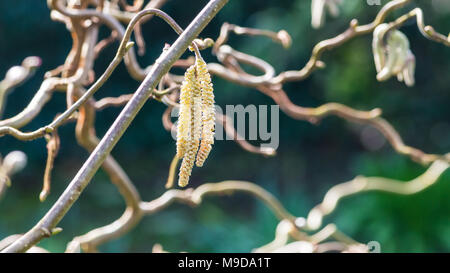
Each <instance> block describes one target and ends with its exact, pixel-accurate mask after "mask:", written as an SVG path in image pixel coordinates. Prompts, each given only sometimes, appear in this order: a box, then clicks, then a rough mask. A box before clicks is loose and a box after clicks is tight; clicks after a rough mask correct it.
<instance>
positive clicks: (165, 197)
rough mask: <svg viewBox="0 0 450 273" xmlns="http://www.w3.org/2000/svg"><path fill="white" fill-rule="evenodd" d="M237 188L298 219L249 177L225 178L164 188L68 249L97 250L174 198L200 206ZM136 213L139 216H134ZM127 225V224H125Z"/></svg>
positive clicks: (298, 235)
mask: <svg viewBox="0 0 450 273" xmlns="http://www.w3.org/2000/svg"><path fill="white" fill-rule="evenodd" d="M234 192H243V193H246V194H249V195H251V196H254V197H256V198H257V199H259V200H261V201H262V202H263V203H264V204H265V205H266V206H267V207H268V208H269V209H271V211H272V212H273V213H274V214H275V216H276V217H277V218H278V219H280V220H284V221H285V222H289V223H294V224H293V225H294V227H296V225H295V221H296V219H297V218H296V217H295V216H293V215H292V214H290V213H289V212H288V211H287V210H286V209H285V208H284V207H283V206H282V205H281V203H280V202H279V201H278V200H277V199H276V198H275V197H274V196H273V195H272V194H271V193H270V192H268V191H266V190H264V189H263V188H261V187H259V186H258V185H256V184H253V183H250V182H246V181H223V182H217V183H205V184H202V185H201V186H199V187H198V188H196V189H192V188H188V189H185V190H177V189H171V190H168V191H166V192H164V193H163V194H162V195H161V196H160V197H158V198H156V199H154V200H152V201H149V202H144V201H140V202H139V208H135V209H134V211H135V212H134V214H131V213H132V211H131V210H130V209H127V211H126V212H125V213H124V214H123V215H122V217H120V218H119V219H118V220H116V221H115V222H114V223H112V224H110V225H107V226H104V227H100V228H97V229H94V230H91V231H90V232H88V233H86V234H84V235H81V236H78V237H75V238H74V239H73V240H72V241H71V242H70V243H69V244H68V246H67V249H66V252H77V251H79V250H84V251H86V252H89V251H95V250H96V249H97V248H98V246H100V245H101V244H103V243H106V242H107V241H109V240H112V239H114V238H117V237H119V236H120V235H123V234H124V232H127V231H129V229H128V227H130V222H131V221H132V222H133V226H134V224H136V223H137V222H139V221H140V219H141V217H142V216H144V215H152V214H154V213H156V212H158V211H160V210H162V209H164V208H166V207H168V206H169V205H170V204H172V203H174V202H181V203H186V204H189V205H192V206H199V205H200V204H201V203H202V201H203V199H204V198H205V197H206V196H210V195H224V194H229V193H234ZM132 215H135V216H132ZM124 226H125V227H126V228H124ZM292 234H295V236H296V238H305V237H306V235H305V234H304V233H302V232H301V231H298V230H297V231H295V232H294V231H293V233H292Z"/></svg>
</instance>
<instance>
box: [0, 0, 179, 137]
mask: <svg viewBox="0 0 450 273" xmlns="http://www.w3.org/2000/svg"><path fill="white" fill-rule="evenodd" d="M56 1H57V0H56ZM148 14H154V15H157V16H159V17H161V18H163V19H164V20H165V21H166V22H167V23H169V25H170V26H172V27H173V28H174V29H175V30H176V31H177V32H179V31H180V30H182V29H181V27H179V26H178V24H176V22H175V21H174V20H173V19H172V18H171V17H170V16H169V15H167V14H166V13H164V12H162V11H160V10H156V9H150V10H144V11H141V12H139V13H138V14H137V15H136V16H135V17H134V19H133V20H132V21H131V22H130V24H129V25H128V27H127V29H126V31H125V34H124V36H123V39H122V41H121V43H120V46H119V48H118V50H117V53H116V55H115V57H114V59H113V60H112V62H111V63H110V64H109V65H108V67H107V69H106V70H105V72H104V73H103V74H102V75H101V76H100V77H99V78H98V79H97V81H96V82H95V83H94V84H93V85H92V86H91V87H90V88H89V89H88V91H87V92H86V93H85V94H84V95H83V96H82V97H81V98H80V99H79V100H77V101H76V102H75V103H74V104H73V105H72V106H71V107H69V108H68V109H67V110H66V111H64V113H62V114H61V115H60V116H58V118H56V119H55V120H54V121H53V122H52V123H50V124H49V125H47V126H45V127H41V128H39V129H37V130H35V131H33V132H27V133H23V132H21V131H19V130H17V129H15V128H13V127H10V126H3V127H0V136H2V135H5V134H10V135H12V136H14V137H16V138H18V139H20V140H32V139H36V138H39V137H42V136H43V135H45V134H46V133H51V132H52V131H53V130H54V129H56V128H58V127H59V126H60V125H61V124H62V123H63V122H64V121H65V120H66V119H67V118H69V117H70V116H71V115H72V114H73V113H74V112H75V111H76V110H77V109H78V108H79V107H80V106H81V105H82V104H83V103H85V102H86V101H87V100H88V99H89V98H91V97H92V95H93V94H94V93H95V92H96V91H97V90H98V89H99V88H100V87H101V86H102V85H103V84H104V83H105V82H106V81H107V80H108V78H109V77H110V76H111V74H112V72H113V71H114V70H115V68H116V67H117V65H118V64H119V63H120V62H121V61H122V59H123V57H124V56H125V54H126V53H127V52H128V51H129V50H130V48H131V47H132V46H133V43H132V42H130V43H129V42H128V41H129V39H130V37H131V33H132V32H133V28H134V26H135V24H136V23H137V22H138V21H139V20H140V18H142V17H144V16H146V15H148ZM86 16H92V15H91V14H89V13H87V15H86Z"/></svg>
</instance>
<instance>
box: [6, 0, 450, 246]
mask: <svg viewBox="0 0 450 273" xmlns="http://www.w3.org/2000/svg"><path fill="white" fill-rule="evenodd" d="M206 2H207V1H204V0H202V1H189V5H186V3H185V2H184V1H180V0H178V1H177V0H170V1H168V3H167V4H166V5H165V6H164V7H163V10H164V11H166V12H167V13H169V14H170V15H171V16H173V18H175V19H176V20H177V21H178V23H179V24H180V25H181V26H183V27H185V26H187V24H188V23H189V22H190V20H192V18H194V16H195V15H196V13H197V12H198V11H199V10H200V9H201V7H202V6H203V5H204V4H205V3H206ZM343 2H344V3H343V5H342V7H341V15H340V16H339V17H338V18H337V19H332V18H330V17H328V18H327V23H326V25H325V27H323V28H322V29H320V30H313V29H312V28H311V26H310V20H311V17H310V16H311V15H310V4H311V3H310V1H307V0H296V1H294V0H291V1H288V0H284V1H275V0H271V1H263V0H247V1H238V0H231V1H230V2H229V3H228V4H227V5H226V6H225V8H224V9H223V10H222V11H221V12H220V13H219V15H218V16H217V17H216V18H215V19H214V20H213V21H212V23H211V24H210V25H209V26H208V27H207V28H206V29H205V31H204V32H203V33H202V36H203V37H212V38H214V39H215V38H216V37H217V36H218V33H219V29H220V26H221V24H222V23H223V22H229V23H233V24H237V25H241V26H248V27H256V28H265V29H270V30H274V31H278V30H280V29H285V30H287V31H288V32H289V33H290V34H291V36H292V39H293V43H292V47H291V48H290V49H288V50H284V49H283V48H282V47H281V46H280V45H278V44H274V43H272V42H271V41H270V40H269V39H265V38H251V37H237V36H236V35H232V37H231V39H230V41H229V44H230V45H231V46H233V47H235V48H236V49H238V50H241V51H243V52H247V53H250V54H253V55H256V56H258V57H262V58H264V59H265V60H267V61H268V62H270V63H271V64H273V65H274V67H275V68H276V70H277V72H280V71H283V70H287V69H299V68H301V67H303V65H304V64H305V63H306V62H307V60H308V59H309V56H310V54H311V50H312V47H313V46H314V45H315V44H316V43H317V42H319V41H321V40H323V39H326V38H329V37H333V36H335V35H337V34H338V33H340V32H342V31H343V30H344V29H346V27H347V26H348V22H349V21H350V20H351V19H352V18H358V19H359V21H360V23H361V24H363V23H368V22H370V21H371V20H373V18H374V17H375V15H376V14H377V12H378V10H379V9H380V7H379V6H369V5H367V4H366V1H349V0H344V1H343ZM386 2H387V1H382V3H383V4H384V3H386ZM413 2H414V3H413V4H410V5H408V6H407V8H404V9H401V10H400V11H398V12H394V14H392V15H391V16H390V17H389V19H393V18H395V17H394V16H399V15H401V14H403V13H405V12H407V11H408V10H410V9H411V8H413V7H415V6H419V7H422V8H423V9H424V12H425V19H426V23H427V24H431V25H433V26H434V27H435V28H436V29H437V30H438V31H440V32H442V33H447V32H448V31H449V30H450V9H449V7H448V4H447V3H446V0H433V1H428V0H427V1H425V0H423V1H413ZM0 11H1V15H2V16H0V75H1V77H3V75H4V74H5V73H6V71H7V69H8V68H9V67H11V66H13V65H17V64H20V62H21V61H22V60H23V59H24V58H25V57H26V56H30V55H36V56H40V57H41V58H42V59H43V65H42V67H41V68H40V69H39V70H38V71H37V73H36V74H35V76H34V77H33V78H32V79H30V80H29V81H28V82H27V83H26V84H24V85H23V86H21V87H20V88H18V89H17V90H16V91H15V92H14V93H13V94H12V95H11V96H10V97H9V100H8V105H7V108H6V113H5V115H4V117H9V116H12V115H14V114H15V113H17V112H19V111H20V110H21V109H23V107H25V106H26V105H27V104H28V102H29V101H30V99H31V98H32V96H33V94H34V93H35V92H36V90H37V89H38V87H39V85H40V82H41V81H42V79H43V75H44V73H45V71H48V70H50V69H53V68H55V67H57V66H59V65H61V64H63V62H64V60H65V58H66V55H67V53H68V52H69V50H70V47H71V38H70V35H69V33H68V32H67V31H66V29H65V26H64V25H63V24H61V23H58V22H53V21H51V20H50V18H49V10H48V8H47V6H46V1H27V0H16V1H0ZM401 30H402V31H403V32H404V33H405V34H406V35H407V36H408V37H409V39H410V42H411V49H412V51H413V53H414V54H415V56H416V59H417V70H416V86H415V87H414V88H407V87H406V86H405V85H404V84H403V83H400V82H398V81H397V80H395V79H392V80H389V81H387V82H384V83H379V82H377V81H376V79H375V75H376V71H375V67H374V63H373V58H372V54H371V38H372V37H371V35H367V36H363V37H358V38H356V39H353V40H352V41H351V42H349V43H347V44H345V45H344V46H341V47H339V48H336V49H334V50H333V51H331V52H328V53H326V54H325V55H324V58H323V60H324V61H325V62H326V64H327V67H326V69H324V70H320V71H316V72H314V73H313V75H312V76H311V77H310V78H308V79H307V80H305V81H302V82H294V83H289V84H286V85H285V89H286V91H287V92H288V94H289V96H290V98H291V99H292V101H293V102H295V103H296V104H299V105H302V106H311V107H313V106H319V105H321V104H323V103H326V102H332V101H334V102H340V103H344V104H346V105H349V106H352V107H354V108H357V109H362V110H367V109H372V108H375V107H380V108H382V109H383V111H384V117H385V118H386V119H387V120H388V121H390V122H391V123H392V124H393V125H394V126H395V128H396V129H397V130H398V131H399V133H400V134H401V135H402V137H403V139H404V141H405V143H407V144H409V145H412V146H414V147H418V148H420V149H422V150H424V151H426V152H429V153H441V154H443V153H446V152H448V151H449V148H450V118H449V117H450V107H449V103H450V92H449V91H450V90H449V88H450V78H449V73H450V62H449V60H450V49H449V48H446V47H445V46H443V45H441V44H437V43H434V42H431V41H429V40H427V39H425V38H424V37H423V36H421V35H420V33H419V32H418V30H417V27H416V25H415V22H414V21H411V22H409V23H408V24H407V25H405V26H404V27H402V29H401ZM143 32H144V37H145V39H146V42H147V46H148V47H147V54H146V55H145V56H143V57H141V58H139V62H140V63H141V64H142V65H144V64H145V65H148V64H151V63H152V62H153V61H154V59H155V58H156V57H157V56H158V55H159V53H160V52H161V49H162V48H163V46H164V43H165V42H169V43H171V42H173V41H174V39H175V38H176V36H175V34H173V33H172V31H171V30H170V29H169V27H168V26H166V25H165V24H164V23H162V21H161V20H159V19H157V18H155V19H152V20H151V21H149V22H148V23H146V24H145V25H144V27H143ZM101 33H102V37H106V36H107V35H109V33H108V30H107V29H106V28H105V27H103V28H102V32H101ZM117 46H118V43H117V42H116V43H115V44H114V45H113V46H110V47H108V48H107V50H105V51H104V52H103V53H102V54H101V56H100V57H99V59H98V60H97V62H96V64H95V71H96V74H97V75H100V74H101V73H102V71H104V69H105V68H106V66H107V64H108V63H109V62H110V60H111V59H112V57H113V56H114V54H115V50H116V48H117ZM203 55H204V57H205V58H206V59H207V60H209V61H213V60H214V59H215V57H214V56H212V55H211V54H210V52H209V51H205V52H204V53H203ZM213 81H214V85H215V94H216V101H217V103H218V104H219V105H221V106H224V105H227V104H232V105H236V104H243V105H247V104H255V105H261V104H266V105H267V104H272V103H273V102H272V101H271V100H270V99H269V98H267V97H265V96H264V95H262V94H261V93H259V92H256V91H255V90H251V89H249V88H244V87H241V86H236V85H234V84H231V83H228V82H225V81H224V80H222V79H219V78H214V79H213ZM138 85H139V83H138V82H136V81H134V80H132V79H131V78H130V77H129V76H128V75H127V73H126V71H125V68H124V66H123V65H121V66H120V67H119V68H118V69H117V70H116V71H115V72H114V74H113V76H112V77H111V79H110V80H109V81H108V82H107V84H105V85H104V86H103V87H102V88H101V89H100V91H99V92H98V93H97V94H96V96H95V97H96V98H101V97H104V96H115V95H119V94H124V93H130V92H133V91H134V90H135V89H136V88H137V86H138ZM64 107H65V96H64V94H62V93H55V94H54V96H53V98H52V100H51V101H50V102H49V103H48V104H47V106H46V107H45V110H44V111H42V112H41V113H40V115H39V116H38V117H37V118H36V119H35V120H34V121H33V122H31V123H30V124H29V125H28V126H27V127H25V128H24V129H29V130H31V129H34V128H38V127H40V126H42V125H43V124H46V123H48V122H49V121H51V120H52V119H53V117H54V116H55V114H56V113H57V112H61V111H63V110H64ZM164 109H165V107H164V105H162V104H160V103H157V102H154V101H151V102H148V103H147V104H146V105H145V107H144V108H143V110H142V111H141V112H140V114H139V115H138V116H137V118H136V120H135V121H134V122H133V124H132V125H131V127H130V128H129V130H128V131H127V132H126V134H125V135H124V137H123V138H122V139H121V140H120V142H119V143H118V145H117V146H116V148H115V149H114V151H113V155H114V156H115V157H116V159H117V160H118V161H119V163H120V164H122V167H123V168H124V169H125V170H126V172H127V173H128V175H129V176H130V178H131V179H132V180H133V182H134V183H135V184H136V187H137V188H138V189H139V191H140V193H141V196H142V198H143V199H144V200H152V199H154V198H156V197H158V196H160V195H161V194H162V193H163V192H164V184H165V181H166V178H167V172H168V167H169V164H170V161H171V159H172V157H173V155H174V153H175V143H174V141H173V140H172V138H171V136H170V134H169V133H168V132H166V131H165V130H164V128H163V127H162V123H161V115H162V113H163V111H164ZM119 111H120V109H119V108H111V109H107V110H103V111H101V112H99V114H98V115H97V121H96V126H97V132H98V135H99V136H102V135H103V134H104V133H105V132H106V130H107V129H108V127H109V126H110V125H111V123H112V122H113V121H114V119H115V117H116V116H117V114H118V113H119ZM363 132H364V133H363ZM59 133H60V136H61V150H60V153H59V155H58V157H57V159H56V162H55V168H54V171H53V185H52V193H51V195H50V196H49V197H48V199H47V201H46V202H44V203H40V202H39V199H38V195H39V192H40V189H41V184H42V177H43V172H44V166H45V160H46V148H45V145H46V143H45V140H43V139H39V140H35V141H32V142H19V141H17V140H15V139H14V138H12V137H9V136H5V137H2V138H0V153H1V154H3V155H6V154H7V153H8V152H10V151H12V150H22V151H24V152H25V153H26V154H27V155H28V157H29V163H28V165H27V167H26V168H25V169H24V171H22V172H21V173H19V174H17V175H15V176H14V177H13V185H12V187H11V188H9V189H8V190H7V192H6V195H5V196H4V197H3V199H2V200H0V238H3V237H5V236H7V235H10V234H16V233H22V232H25V231H27V230H28V229H29V228H31V227H32V226H33V225H34V224H35V223H36V222H37V221H38V220H39V219H40V218H41V217H42V216H43V215H44V213H45V212H46V211H47V210H48V209H49V208H50V207H51V205H52V204H53V203H54V202H55V200H56V199H57V197H58V196H59V195H60V194H61V193H62V191H63V190H64V188H65V187H66V186H67V184H68V183H69V182H70V180H71V179H72V178H73V176H74V175H75V174H76V172H77V171H78V169H79V168H80V167H81V165H82V164H83V162H84V160H85V159H86V158H87V157H88V153H87V152H86V151H84V150H83V149H82V148H81V147H79V146H78V145H77V144H76V141H75V138H74V124H68V125H66V126H64V127H62V128H61V129H60V130H59ZM364 136H370V137H369V140H367V139H368V138H367V137H364ZM382 139H383V138H382V137H380V136H379V134H377V133H376V132H375V133H374V132H373V130H370V129H369V128H367V127H366V126H361V125H358V124H352V123H349V122H347V121H345V120H342V119H339V118H336V117H329V118H326V119H324V120H323V121H322V122H321V123H320V124H318V125H312V124H309V123H307V122H303V121H296V120H292V119H290V118H289V117H287V116H286V115H285V114H283V113H280V146H279V149H278V155H277V156H276V157H274V158H264V157H262V156H258V155H254V154H250V153H247V152H245V151H243V150H242V149H241V148H240V147H239V146H238V145H237V144H236V143H234V142H232V141H218V142H217V143H216V144H215V145H214V149H213V152H212V154H211V155H210V158H209V159H208V160H207V163H206V164H205V166H204V167H203V168H195V169H194V171H193V175H192V178H191V185H192V186H197V185H199V184H202V183H204V182H219V181H223V180H228V179H240V180H248V181H253V182H256V183H257V184H258V185H261V186H262V187H264V188H265V189H267V190H269V191H270V192H272V193H273V194H274V195H275V196H277V197H278V198H279V199H280V200H281V202H282V203H283V204H284V205H285V206H286V207H287V208H288V210H290V211H291V212H292V213H293V214H295V215H297V216H306V214H307V212H308V211H309V210H310V209H311V208H312V207H313V206H315V205H316V204H317V203H319V202H320V201H321V200H322V198H323V196H324V194H325V193H326V191H327V190H328V189H329V188H330V187H331V186H333V185H335V184H337V183H341V182H344V181H347V180H350V179H352V178H353V177H355V176H356V175H366V176H383V177H389V178H395V179H400V180H409V179H412V178H414V177H416V176H417V175H419V174H421V173H422V172H423V171H424V170H425V168H424V167H422V166H420V165H419V164H416V163H414V162H412V161H411V160H410V159H409V158H407V157H405V156H401V155H398V154H397V153H395V152H394V151H393V149H392V148H391V146H390V145H389V144H388V143H384V142H383V140H382ZM370 143H377V144H376V145H371V144H370ZM383 143H384V144H383ZM449 193H450V172H448V171H447V173H445V174H444V175H443V176H442V177H441V178H440V179H439V181H438V183H437V184H436V185H434V186H432V187H431V188H429V189H427V190H425V191H424V192H421V193H419V194H417V195H414V196H396V195H391V194H385V193H365V194H361V195H358V196H354V197H350V198H348V199H345V200H344V201H343V202H342V203H340V205H339V207H338V209H337V210H336V211H335V212H334V213H333V214H332V215H330V216H329V217H327V218H326V219H325V223H329V222H335V223H336V224H337V225H338V227H339V228H341V230H342V231H343V232H345V233H346V234H348V235H350V236H351V237H353V238H355V239H356V240H358V241H360V242H363V243H367V242H368V241H372V240H375V241H379V242H380V243H381V250H382V251H383V252H449V251H450V217H449V215H450V198H449V197H448V196H449ZM123 209H124V203H123V200H122V198H121V196H120V195H119V194H118V192H117V190H116V189H115V187H114V186H112V185H111V183H110V182H109V180H108V178H107V176H106V175H105V173H104V172H103V171H99V172H98V174H97V175H96V176H95V178H94V179H93V181H92V182H91V183H90V185H89V186H88V187H87V188H86V190H85V191H84V192H83V194H82V195H81V197H80V199H79V200H78V202H76V204H75V205H74V206H73V207H72V209H71V210H70V211H69V212H68V214H67V215H66V216H65V217H64V219H63V220H62V221H61V223H60V224H59V225H58V226H60V227H62V228H63V229H64V231H63V232H62V233H60V234H58V235H56V236H54V237H52V238H51V239H46V240H44V241H42V243H41V244H40V245H41V246H43V247H45V248H47V249H48V250H50V251H63V250H64V249H65V246H66V244H67V242H69V241H70V239H71V238H72V237H74V236H77V235H81V234H83V233H85V232H87V231H89V230H91V229H93V228H96V227H99V226H102V225H105V224H108V223H110V222H112V221H113V220H115V219H116V218H118V217H119V216H120V215H121V214H122V212H123ZM276 225H277V220H276V218H275V217H274V216H273V214H272V213H271V212H270V211H269V210H268V209H267V208H266V207H264V206H263V205H262V204H261V203H260V202H259V201H257V200H255V199H253V198H252V197H249V196H246V195H244V194H236V195H233V196H225V197H209V198H206V199H205V200H204V202H203V203H202V205H201V206H199V207H198V208H191V207H189V206H185V205H182V204H174V205H171V206H170V207H168V208H167V209H165V210H163V211H161V212H159V213H156V214H154V215H152V216H148V217H145V218H144V219H143V221H142V222H141V223H140V224H139V225H138V226H137V227H136V228H135V229H133V230H132V231H131V232H130V233H128V234H126V235H125V236H123V237H121V238H120V239H117V240H114V241H111V242H109V243H107V244H105V245H103V246H102V247H101V248H100V250H101V251H105V252H131V251H135V252H148V251H151V249H152V246H153V244H155V243H160V244H162V245H163V247H164V249H166V250H168V251H175V252H176V251H187V252H210V251H213V252H248V251H250V250H251V249H253V248H255V247H258V246H260V245H263V244H266V243H268V242H269V241H271V240H272V239H273V236H274V231H275V227H276Z"/></svg>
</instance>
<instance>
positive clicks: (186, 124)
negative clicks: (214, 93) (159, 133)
mask: <svg viewBox="0 0 450 273" xmlns="http://www.w3.org/2000/svg"><path fill="white" fill-rule="evenodd" d="M195 81H196V78H195V67H194V66H191V67H189V68H188V70H187V71H186V73H185V74H184V81H183V84H182V86H181V91H180V111H179V115H178V125H177V157H178V158H182V157H183V156H184V154H185V153H186V149H187V145H188V141H189V139H190V134H191V116H192V115H191V111H192V109H191V108H192V104H193V97H192V94H193V90H194V88H195Z"/></svg>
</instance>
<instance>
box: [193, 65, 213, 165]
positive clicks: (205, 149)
mask: <svg viewBox="0 0 450 273" xmlns="http://www.w3.org/2000/svg"><path fill="white" fill-rule="evenodd" d="M196 66H197V73H198V74H197V77H198V81H199V83H200V87H201V98H202V125H203V126H202V133H201V138H202V140H201V143H200V148H199V151H198V154H197V161H196V165H197V166H198V167H201V166H203V163H204V162H205V160H206V158H207V157H208V155H209V153H210V152H211V148H212V144H214V125H215V109H214V93H213V85H212V83H211V75H210V74H209V72H208V68H207V66H206V63H205V61H204V60H203V59H201V58H198V59H197V61H196Z"/></svg>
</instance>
